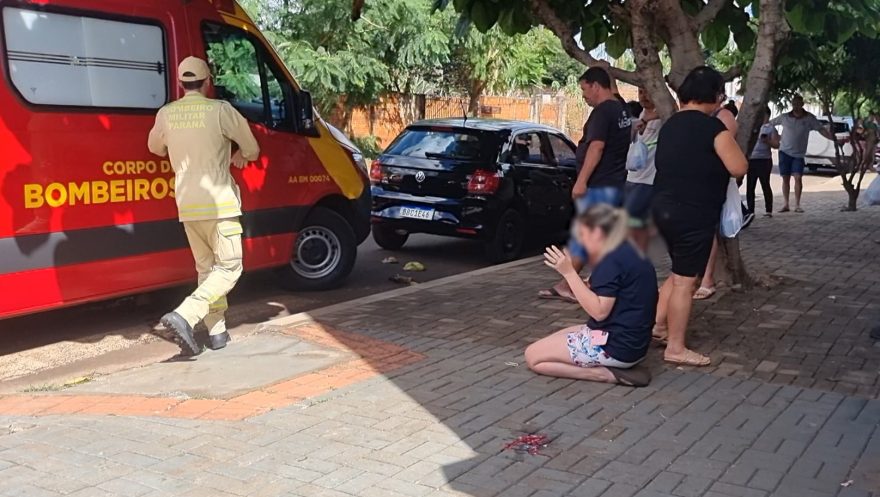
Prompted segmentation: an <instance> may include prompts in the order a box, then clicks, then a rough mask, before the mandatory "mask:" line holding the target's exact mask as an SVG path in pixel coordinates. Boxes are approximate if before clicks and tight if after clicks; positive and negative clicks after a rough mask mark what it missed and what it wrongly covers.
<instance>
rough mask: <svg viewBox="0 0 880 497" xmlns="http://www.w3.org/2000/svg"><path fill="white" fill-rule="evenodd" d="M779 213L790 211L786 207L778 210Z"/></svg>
mask: <svg viewBox="0 0 880 497" xmlns="http://www.w3.org/2000/svg"><path fill="white" fill-rule="evenodd" d="M779 212H791V209H789V208H788V207H783V208H782V209H779Z"/></svg>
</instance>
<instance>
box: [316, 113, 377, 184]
mask: <svg viewBox="0 0 880 497" xmlns="http://www.w3.org/2000/svg"><path fill="white" fill-rule="evenodd" d="M315 125H316V126H317V127H318V130H319V132H320V133H321V137H320V138H309V145H311V146H312V150H314V151H315V155H317V156H318V160H320V161H321V164H322V165H323V166H324V169H325V170H326V171H327V174H329V175H330V177H331V178H333V181H335V182H336V185H337V186H339V190H340V191H341V192H342V195H344V196H345V198H348V199H355V198H358V197H360V196H361V193H363V192H364V183H363V181H361V178H360V176H359V175H358V173H357V166H355V165H354V164H353V163H352V162H351V159H350V158H349V156H348V154H347V153H345V150H344V149H343V148H342V145H340V144H339V143H337V142H336V140H334V139H333V137H332V135H330V130H329V129H327V127H326V126H324V123H323V122H321V120H320V119H315Z"/></svg>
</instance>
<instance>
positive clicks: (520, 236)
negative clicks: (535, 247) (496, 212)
mask: <svg viewBox="0 0 880 497" xmlns="http://www.w3.org/2000/svg"><path fill="white" fill-rule="evenodd" d="M525 235H526V223H525V219H524V218H523V216H522V214H520V212H519V211H517V210H516V209H507V210H506V211H504V214H502V215H501V219H499V220H498V226H497V227H496V228H495V234H494V235H493V236H492V239H491V240H489V241H488V242H487V243H486V256H487V257H488V258H489V260H490V261H492V262H493V263H494V264H498V263H502V262H509V261H512V260H514V259H516V258H517V257H519V254H520V252H522V246H523V242H524V241H525V238H526V236H525Z"/></svg>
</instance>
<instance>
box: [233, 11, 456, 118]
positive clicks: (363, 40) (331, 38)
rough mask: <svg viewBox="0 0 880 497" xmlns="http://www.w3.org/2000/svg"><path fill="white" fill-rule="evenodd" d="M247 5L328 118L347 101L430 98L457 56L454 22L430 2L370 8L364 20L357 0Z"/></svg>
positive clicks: (357, 103)
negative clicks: (354, 10)
mask: <svg viewBox="0 0 880 497" xmlns="http://www.w3.org/2000/svg"><path fill="white" fill-rule="evenodd" d="M244 5H245V7H246V8H249V10H250V12H251V13H252V14H254V17H255V20H256V22H257V23H258V24H259V25H260V26H261V29H262V30H263V32H264V34H265V35H266V37H267V38H268V39H269V40H270V41H271V42H272V43H273V44H274V45H275V47H276V49H277V51H278V53H279V55H280V56H281V57H282V59H283V60H284V62H285V63H286V64H287V65H288V67H290V69H291V71H292V72H293V73H294V74H295V75H296V77H297V79H298V80H299V82H300V84H302V85H303V86H304V87H305V88H307V89H309V90H311V91H312V93H313V95H314V98H315V102H316V103H317V104H318V107H319V108H320V109H321V110H322V111H324V112H328V111H330V110H331V109H333V108H334V107H335V106H336V105H337V103H338V102H339V99H340V97H341V96H343V95H344V96H345V101H346V105H348V106H358V105H366V104H370V103H374V102H376V101H378V100H379V99H380V98H381V97H382V96H383V95H387V94H389V93H392V92H404V93H419V92H424V91H426V90H427V89H430V88H431V87H432V82H433V79H434V77H435V75H436V73H437V71H438V70H439V68H440V67H441V66H442V64H443V63H445V62H446V61H447V60H448V58H449V54H450V40H451V36H450V34H451V31H450V29H449V16H443V15H442V14H439V13H435V12H432V10H431V6H430V4H428V3H427V2H426V1H424V0H375V1H371V2H367V4H366V7H365V8H364V11H363V16H362V19H361V20H360V21H357V22H354V21H352V20H351V17H350V12H351V11H350V8H351V1H350V0H299V1H296V2H291V1H284V0H263V1H257V0H250V1H249V2H246V3H245V4H244Z"/></svg>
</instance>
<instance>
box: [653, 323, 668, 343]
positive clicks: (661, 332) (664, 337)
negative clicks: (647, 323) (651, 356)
mask: <svg viewBox="0 0 880 497" xmlns="http://www.w3.org/2000/svg"><path fill="white" fill-rule="evenodd" d="M651 341H652V342H654V343H656V344H659V345H666V344H667V343H669V329H668V328H666V327H665V326H654V329H653V330H651Z"/></svg>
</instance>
